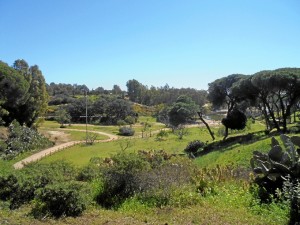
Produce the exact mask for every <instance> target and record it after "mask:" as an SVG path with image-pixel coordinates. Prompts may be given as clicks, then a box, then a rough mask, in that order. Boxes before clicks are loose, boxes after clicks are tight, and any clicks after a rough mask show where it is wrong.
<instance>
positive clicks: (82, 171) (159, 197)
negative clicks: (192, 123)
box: [0, 122, 289, 224]
mask: <svg viewBox="0 0 300 225" xmlns="http://www.w3.org/2000/svg"><path fill="white" fill-rule="evenodd" d="M54 125H55V126H56V127H58V124H55V123H53V122H51V123H46V124H45V127H44V128H43V127H41V129H44V130H47V129H48V128H47V126H50V127H51V126H54ZM78 128H80V129H83V130H84V128H85V127H82V126H78ZM90 128H91V127H89V129H90ZM92 129H97V130H98V129H99V130H101V128H100V127H94V128H92ZM116 129H117V128H116ZM263 129H264V127H263V126H262V125H261V124H260V123H255V124H252V125H251V127H248V130H245V131H244V132H245V133H244V134H246V133H249V132H250V133H251V131H253V132H254V138H253V139H252V140H249V141H247V142H244V143H234V142H232V143H229V144H228V143H227V145H223V146H222V147H220V148H218V149H214V150H212V151H211V152H208V153H207V154H204V155H202V156H200V157H197V158H196V159H194V160H189V159H187V157H186V156H185V155H182V156H175V155H178V154H182V153H183V150H184V149H185V147H186V146H187V144H188V143H189V142H191V141H193V140H197V139H198V140H201V141H202V142H204V143H206V145H212V144H214V143H218V142H220V145H221V143H222V141H221V139H222V135H221V134H220V135H219V136H217V140H216V141H214V142H212V141H211V139H210V135H209V134H208V132H207V130H206V129H204V128H199V127H191V128H187V131H188V133H187V134H186V135H184V136H183V137H182V138H179V136H178V135H176V134H174V133H172V132H171V131H168V135H167V136H163V138H161V139H160V138H157V133H156V134H155V133H153V136H152V137H150V136H149V137H147V138H146V137H144V138H142V137H141V136H136V138H129V139H128V138H127V139H122V140H118V141H114V142H109V143H101V144H95V145H91V146H80V145H79V146H76V147H72V148H70V149H66V150H64V151H61V152H58V153H56V154H53V155H51V156H50V157H47V158H44V159H43V160H41V161H40V162H38V163H35V164H32V165H30V166H28V167H26V168H25V169H23V170H20V171H12V169H11V167H10V166H11V165H12V164H11V162H10V161H7V162H5V163H4V161H1V167H2V166H3V168H6V169H5V170H6V173H5V174H6V175H2V184H3V178H7V177H8V176H9V174H11V173H12V174H13V176H14V177H15V179H16V180H15V182H14V184H15V185H14V186H13V187H14V188H15V189H14V190H18V188H20V189H22V191H21V192H18V191H15V192H14V193H15V194H13V195H12V196H10V197H6V198H4V197H3V195H4V194H5V193H4V194H3V191H2V192H1V193H0V196H2V197H1V199H6V200H5V201H1V203H0V207H1V210H0V221H1V220H2V221H4V222H5V223H8V224H32V223H34V224H54V223H55V224H82V223H83V222H85V223H88V224H103V223H110V224H165V223H168V224H205V223H208V224H287V223H288V218H289V204H288V203H287V202H285V201H278V200H275V199H274V201H271V202H270V203H262V202H260V200H259V198H258V197H257V196H258V188H257V187H255V186H253V185H252V182H251V177H249V176H248V174H249V171H250V170H249V168H250V163H249V161H250V159H251V157H252V152H253V150H262V151H265V152H267V151H268V150H269V146H270V137H267V136H265V135H264V133H263V132H262V131H263ZM213 130H214V132H215V133H216V134H217V133H218V132H221V130H220V128H219V127H215V128H213ZM111 132H112V133H113V132H114V131H113V130H111ZM241 135H243V133H235V132H233V133H231V136H237V137H238V136H241ZM158 149H163V150H164V151H163V152H162V151H155V150H158ZM139 150H144V151H142V152H139ZM200 152H201V151H200ZM174 154H175V155H174ZM19 157H20V156H19ZM23 157H24V156H23ZM60 160H64V161H60ZM112 162H113V163H112ZM5 165H6V166H5ZM174 165H177V166H180V168H181V170H180V172H179V171H178V172H179V174H174V173H176V170H174V168H173V166H174ZM175 168H176V167H175ZM184 168H185V169H184ZM3 171H4V170H3ZM47 171H48V172H47ZM50 171H51V172H50ZM155 171H156V172H155ZM184 171H186V172H184ZM49 172H50V173H49ZM120 174H123V175H121V176H120ZM180 174H181V175H180ZM124 177H125V180H124ZM143 177H148V180H149V179H150V180H151V179H153V181H154V182H150V183H151V185H150V186H149V183H147V182H146V183H144V185H142V184H143V182H145V181H146V180H147V179H146V180H145V179H141V178H143ZM180 177H184V179H183V178H180ZM112 178H113V179H112ZM186 178H188V179H186ZM116 179H117V181H118V182H113V181H116ZM118 179H122V181H121V180H118ZM182 179H183V180H182ZM28 181H31V182H28ZM109 182H113V183H109ZM122 182H125V183H122ZM164 182H171V183H172V185H170V184H168V185H167V184H166V183H164ZM137 183H138V184H139V185H138V186H136V184H137ZM121 184H124V185H125V186H122V188H121V187H120V186H115V188H116V189H111V188H108V189H107V188H105V187H108V186H109V187H113V185H121ZM107 185H108V186H107ZM156 185H157V186H156ZM171 186H173V188H170V187H171ZM141 187H143V188H141ZM166 187H167V189H165V188H166ZM120 188H121V189H120ZM136 188H137V189H136ZM26 190H27V191H26ZM35 190H36V191H35ZM116 190H118V191H117V192H116V193H118V194H117V195H116V193H115V194H113V193H114V191H116ZM24 191H25V193H26V194H25V193H24ZM28 191H30V193H31V194H30V193H28ZM16 193H19V194H21V196H18V195H17V194H16ZM71 193H73V194H71ZM120 193H121V194H120ZM122 193H123V194H122ZM24 194H25V195H26V196H31V197H30V198H27V200H26V198H24V196H23V195H24ZM58 194H59V195H58ZM64 194H65V195H66V196H71V197H72V196H73V197H72V200H71V199H70V201H64V202H66V203H67V202H70V204H72V205H73V206H76V207H75V209H74V212H70V210H69V212H68V211H63V209H64V208H65V209H66V208H68V207H69V206H64V208H61V210H60V212H61V213H62V214H61V215H62V216H63V217H62V218H59V219H58V217H60V215H56V214H55V211H51V209H52V208H51V205H53V204H55V205H56V206H55V207H58V205H57V204H58V203H53V199H59V198H60V197H59V196H61V197H63V195H64ZM7 195H8V193H7V192H6V196H7ZM22 196H23V197H22ZM47 196H48V197H47ZM50 196H51V197H50ZM54 196H56V197H55V198H54ZM112 196H115V197H114V198H112ZM20 199H22V201H21V202H19V200H20ZM24 199H25V200H26V201H25V202H24ZM18 204H19V205H18ZM60 207H62V206H60ZM12 209H13V210H12ZM73 213H75V214H73ZM68 215H69V216H71V215H73V216H76V217H75V218H73V217H65V216H68ZM237 215H238V216H237ZM2 221H1V222H2Z"/></svg>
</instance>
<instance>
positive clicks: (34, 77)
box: [0, 60, 48, 126]
mask: <svg viewBox="0 0 300 225" xmlns="http://www.w3.org/2000/svg"><path fill="white" fill-rule="evenodd" d="M0 89H1V93H0V116H1V119H2V120H3V121H4V122H5V124H6V125H8V124H9V123H11V122H12V121H13V120H14V119H16V120H17V121H18V122H19V123H20V124H26V125H28V126H31V125H32V124H33V123H34V122H35V120H36V119H37V118H38V116H41V115H43V114H44V113H45V111H46V109H47V103H48V94H47V91H46V84H45V79H44V77H43V74H42V72H41V70H39V68H38V66H37V65H34V66H31V67H29V66H28V64H27V62H26V61H25V60H16V61H15V62H14V64H13V66H12V67H10V66H8V65H7V64H6V63H4V62H0Z"/></svg>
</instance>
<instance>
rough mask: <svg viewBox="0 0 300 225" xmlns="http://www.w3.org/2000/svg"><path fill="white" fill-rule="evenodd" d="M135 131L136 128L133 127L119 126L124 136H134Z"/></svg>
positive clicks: (120, 132)
mask: <svg viewBox="0 0 300 225" xmlns="http://www.w3.org/2000/svg"><path fill="white" fill-rule="evenodd" d="M134 133H135V131H134V129H133V128H132V127H127V126H125V127H120V128H119V134H120V135H122V136H133V135H134Z"/></svg>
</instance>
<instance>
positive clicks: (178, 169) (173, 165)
mask: <svg viewBox="0 0 300 225" xmlns="http://www.w3.org/2000/svg"><path fill="white" fill-rule="evenodd" d="M151 155H153V157H152V156H151ZM154 155H156V154H155V153H152V154H151V152H150V153H149V154H147V155H145V154H135V153H130V154H127V153H124V152H121V153H119V154H117V155H116V156H114V157H113V158H111V161H112V162H113V163H111V164H110V166H105V167H103V169H102V171H103V183H101V188H99V190H101V191H99V193H98V195H97V196H96V201H97V202H98V203H99V204H100V205H102V206H104V207H106V208H116V207H119V206H120V205H122V204H123V203H124V202H125V201H126V200H127V199H128V198H131V197H134V196H138V198H139V199H140V200H141V201H142V202H147V204H149V205H155V206H161V205H166V204H168V203H169V202H170V198H171V196H172V193H173V192H172V191H173V189H177V188H181V187H183V186H185V185H186V184H189V183H190V182H191V180H192V176H193V174H194V170H193V168H194V167H193V166H192V164H191V162H190V161H189V160H187V159H186V158H178V157H167V158H164V157H163V154H162V153H160V152H159V154H158V155H157V156H154ZM148 156H149V157H148Z"/></svg>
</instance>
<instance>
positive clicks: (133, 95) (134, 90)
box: [126, 79, 143, 103]
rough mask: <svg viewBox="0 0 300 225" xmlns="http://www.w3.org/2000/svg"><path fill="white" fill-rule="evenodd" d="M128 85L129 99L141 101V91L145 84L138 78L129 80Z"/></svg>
mask: <svg viewBox="0 0 300 225" xmlns="http://www.w3.org/2000/svg"><path fill="white" fill-rule="evenodd" d="M126 86H127V93H128V96H129V100H130V101H133V102H137V103H140V100H141V91H142V86H143V85H142V84H141V83H139V82H138V81H137V80H135V79H133V80H129V81H127V83H126Z"/></svg>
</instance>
